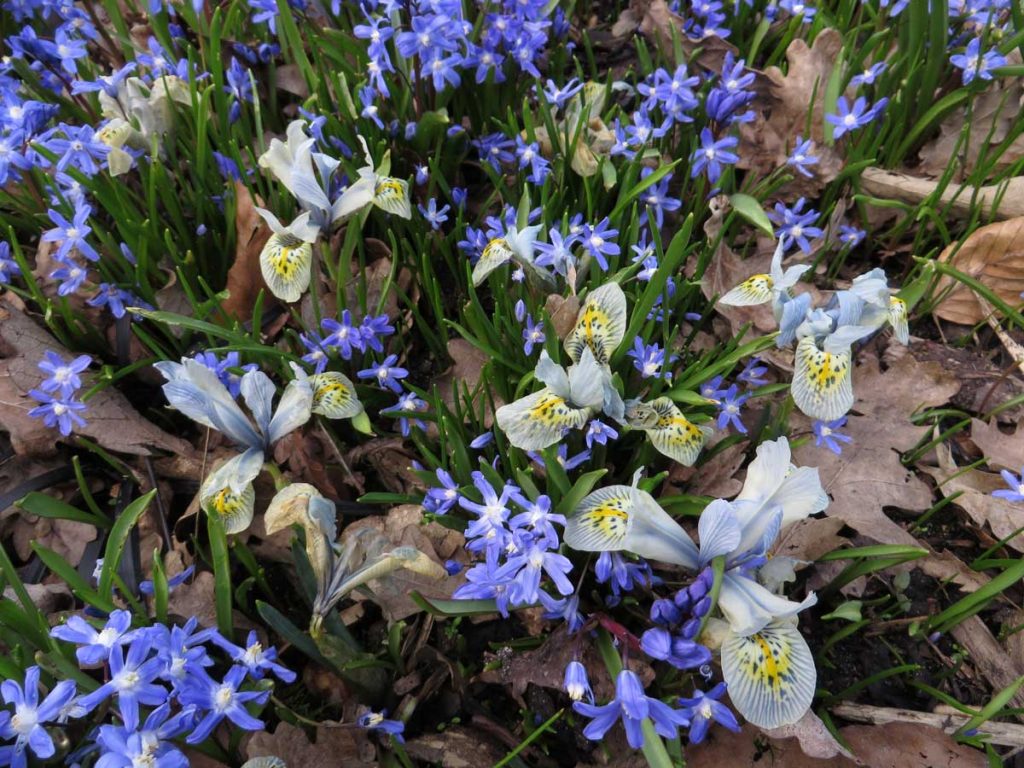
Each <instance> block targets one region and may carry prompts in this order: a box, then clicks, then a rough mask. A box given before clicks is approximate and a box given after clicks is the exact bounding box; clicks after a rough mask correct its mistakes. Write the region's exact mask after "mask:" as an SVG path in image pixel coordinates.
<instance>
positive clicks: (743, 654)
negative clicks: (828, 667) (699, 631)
mask: <svg viewBox="0 0 1024 768" xmlns="http://www.w3.org/2000/svg"><path fill="white" fill-rule="evenodd" d="M722 675H723V677H724V678H725V682H726V684H727V685H728V689H729V698H730V699H731V700H732V703H733V706H734V707H735V708H736V710H737V711H738V712H739V713H740V714H741V715H743V717H744V718H746V719H747V721H749V722H751V723H753V724H754V725H756V726H758V727H759V728H778V727H779V726H782V725H790V724H792V723H795V722H796V721H797V720H799V719H800V718H801V717H803V715H804V713H805V712H806V711H807V710H808V709H809V708H810V706H811V702H812V701H813V699H814V688H815V684H816V682H817V670H815V668H814V657H813V656H812V655H811V650H810V648H808V647H807V641H806V640H804V638H803V636H802V635H801V634H800V632H799V630H798V629H797V628H796V626H795V625H794V624H793V623H792V622H773V623H772V624H770V625H768V626H766V627H764V629H763V630H762V631H761V632H760V633H758V634H754V635H751V636H748V637H742V636H739V635H736V634H733V635H731V636H729V637H728V638H727V639H726V640H725V642H724V643H723V644H722Z"/></svg>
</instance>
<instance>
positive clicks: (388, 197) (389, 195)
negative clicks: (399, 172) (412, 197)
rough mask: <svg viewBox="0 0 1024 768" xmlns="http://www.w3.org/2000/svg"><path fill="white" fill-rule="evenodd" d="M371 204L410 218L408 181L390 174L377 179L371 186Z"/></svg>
mask: <svg viewBox="0 0 1024 768" xmlns="http://www.w3.org/2000/svg"><path fill="white" fill-rule="evenodd" d="M373 204H374V205H376V206H377V207H378V208H380V209H381V210H384V211H387V212H388V213H391V214H394V215H395V216H400V217H401V218H403V219H408V218H410V217H411V216H412V209H411V207H410V203H409V184H408V182H406V181H405V180H404V179H395V178H391V177H390V176H385V177H382V178H379V179H377V183H376V184H375V185H374V188H373Z"/></svg>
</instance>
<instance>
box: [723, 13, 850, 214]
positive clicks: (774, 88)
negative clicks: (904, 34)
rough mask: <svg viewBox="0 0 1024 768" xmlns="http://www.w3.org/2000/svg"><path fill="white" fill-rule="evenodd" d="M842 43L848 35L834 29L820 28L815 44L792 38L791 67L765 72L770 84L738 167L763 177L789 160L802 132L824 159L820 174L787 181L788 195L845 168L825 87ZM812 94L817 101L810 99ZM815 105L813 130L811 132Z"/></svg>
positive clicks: (745, 135)
mask: <svg viewBox="0 0 1024 768" xmlns="http://www.w3.org/2000/svg"><path fill="white" fill-rule="evenodd" d="M842 47H843V38H842V35H841V34H840V33H839V32H837V31H836V30H834V29H824V30H822V31H821V32H819V33H818V36H817V37H815V38H814V44H813V45H812V46H811V47H808V46H807V43H806V42H804V41H803V40H801V39H797V40H794V41H793V42H791V43H790V44H789V47H788V48H787V49H786V60H787V61H788V62H789V67H788V68H787V71H786V72H783V71H782V70H781V69H779V68H778V67H768V69H766V70H765V71H764V72H763V73H761V77H762V78H763V80H764V81H766V82H765V83H764V85H763V87H762V88H760V93H759V95H758V97H757V98H756V99H755V100H754V107H755V111H756V115H757V116H756V119H755V120H754V121H753V122H751V123H744V124H743V125H741V126H740V146H739V151H738V153H737V154H739V156H740V160H739V163H737V167H738V168H744V169H746V170H752V171H756V172H757V173H758V174H761V175H767V174H768V173H771V172H772V171H773V170H775V169H776V168H779V167H781V166H784V165H785V164H786V158H787V157H789V155H790V153H791V152H792V150H793V141H794V139H795V138H796V137H797V136H798V135H800V136H803V138H804V139H813V140H814V143H815V149H814V154H815V156H816V157H817V158H818V163H817V164H816V165H814V166H813V167H812V169H811V170H812V171H813V173H814V177H813V178H811V179H808V178H806V177H804V176H803V175H802V174H794V176H795V178H794V180H793V181H792V182H790V183H789V184H788V185H787V192H786V195H787V199H791V198H792V197H795V196H797V195H812V194H815V193H817V192H818V191H820V190H821V189H822V188H823V187H824V186H825V184H827V183H828V182H830V181H832V180H833V179H835V178H836V176H837V175H838V174H839V171H840V170H842V167H843V161H842V158H841V157H840V156H839V154H838V153H837V152H836V151H835V149H834V148H832V147H828V146H826V145H825V132H824V123H825V86H826V85H827V84H828V81H829V78H831V76H832V70H833V68H834V67H835V64H836V60H837V58H838V56H839V52H840V51H841V50H842ZM812 94H814V102H813V103H810V100H811V95H812ZM809 104H810V109H811V130H810V135H807V112H808V105H809Z"/></svg>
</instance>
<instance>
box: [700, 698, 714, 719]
mask: <svg viewBox="0 0 1024 768" xmlns="http://www.w3.org/2000/svg"><path fill="white" fill-rule="evenodd" d="M713 714H714V713H713V712H712V711H711V705H710V704H708V703H707V702H705V703H703V704H701V706H700V716H701V717H703V718H704V719H705V720H710V719H711V717H712V715H713Z"/></svg>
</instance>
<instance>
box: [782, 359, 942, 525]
mask: <svg viewBox="0 0 1024 768" xmlns="http://www.w3.org/2000/svg"><path fill="white" fill-rule="evenodd" d="M859 362H860V364H859V365H858V366H857V367H856V369H855V370H854V372H853V391H854V393H855V394H856V398H857V399H856V402H855V403H854V406H853V411H852V412H851V413H850V415H849V420H848V422H847V432H848V433H849V434H850V436H851V437H853V442H852V443H850V444H849V445H847V446H846V447H845V448H843V452H842V454H841V455H839V456H837V455H835V454H834V453H832V452H831V451H829V450H827V449H825V448H823V447H822V448H818V447H816V446H815V445H814V443H811V442H808V443H805V444H804V445H802V446H800V447H799V448H797V449H796V450H795V451H794V452H793V461H794V463H795V464H797V465H799V466H804V465H806V466H811V467H814V466H816V467H818V471H819V473H820V475H821V481H822V483H823V484H824V486H825V490H826V491H828V493H829V494H830V495H831V496H832V503H831V504H830V505H829V507H828V509H827V510H826V514H827V515H828V516H829V517H837V518H840V519H841V520H843V521H844V522H845V523H846V524H847V525H849V526H850V527H851V528H853V529H855V530H856V531H858V532H859V533H861V534H863V535H864V536H867V537H869V538H871V539H874V540H875V541H878V542H880V543H885V544H910V545H917V540H916V539H915V538H914V537H913V536H911V535H910V534H909V533H907V532H906V531H905V530H903V528H901V527H900V526H899V525H897V524H896V523H894V522H893V521H892V520H890V519H889V518H888V517H887V516H886V514H885V512H884V511H883V510H884V508H885V507H898V508H900V509H905V510H910V511H915V512H921V511H924V510H926V509H928V508H929V507H931V505H932V493H931V489H930V488H929V487H928V485H927V484H926V483H925V482H924V481H923V480H921V479H920V478H918V477H917V476H916V475H915V474H914V473H913V472H911V471H910V470H908V469H907V468H905V467H904V466H903V465H902V464H901V463H900V452H903V451H908V450H910V449H911V448H912V447H914V446H915V445H916V444H917V443H918V441H919V439H920V438H921V437H922V435H923V434H924V433H925V432H926V431H927V429H928V428H927V427H918V426H915V425H914V424H912V423H911V422H910V415H911V414H912V413H913V412H914V411H915V410H916V409H918V408H921V407H925V406H936V405H941V404H943V403H945V402H946V401H947V400H949V398H950V397H952V396H953V395H954V394H955V393H956V392H957V390H958V389H959V387H960V384H959V382H957V380H956V379H955V377H953V376H950V375H949V374H948V373H947V372H946V371H945V370H943V368H942V366H940V365H939V364H938V363H919V362H918V361H917V360H915V359H914V358H913V357H911V356H909V355H908V356H906V357H904V358H902V359H901V360H898V361H897V362H896V363H894V364H893V365H892V366H891V367H890V368H889V369H888V370H887V371H885V372H883V371H881V369H880V366H879V362H878V358H877V357H876V356H875V355H874V354H873V353H872V352H870V351H865V352H864V353H863V354H862V355H861V357H860V361H859ZM808 427H809V425H808Z"/></svg>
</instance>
